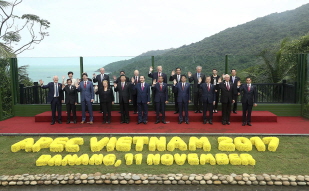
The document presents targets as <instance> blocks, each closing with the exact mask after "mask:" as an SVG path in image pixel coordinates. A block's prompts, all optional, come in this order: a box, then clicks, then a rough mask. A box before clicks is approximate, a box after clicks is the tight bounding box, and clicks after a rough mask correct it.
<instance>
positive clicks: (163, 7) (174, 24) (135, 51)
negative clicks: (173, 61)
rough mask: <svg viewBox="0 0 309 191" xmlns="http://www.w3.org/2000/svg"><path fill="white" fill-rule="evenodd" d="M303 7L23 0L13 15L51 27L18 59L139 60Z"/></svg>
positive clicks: (275, 0)
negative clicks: (37, 19)
mask: <svg viewBox="0 0 309 191" xmlns="http://www.w3.org/2000/svg"><path fill="white" fill-rule="evenodd" d="M306 3H309V0H147V1H145V0H100V1H99V0H87V1H80V0H53V1H42V0H24V1H23V2H22V3H21V4H20V5H18V6H17V7H16V10H15V14H16V15H22V14H35V15H38V16H40V18H43V19H46V20H48V21H49V22H50V23H51V24H50V28H49V29H48V32H49V36H48V37H46V38H45V39H44V41H42V42H41V43H40V44H38V45H36V46H35V47H34V49H33V50H28V51H25V52H23V53H21V54H20V55H18V57H79V56H84V57H88V56H89V57H90V56H137V55H140V54H141V53H144V52H147V51H149V50H159V49H168V48H177V47H180V46H183V45H189V44H191V43H193V42H198V41H200V40H202V39H204V38H206V37H209V36H211V35H214V34H216V33H218V32H220V31H222V30H224V29H226V28H230V27H235V26H237V25H240V24H244V23H246V22H249V21H252V20H254V19H256V18H258V17H263V16H266V15H269V14H271V13H275V12H278V13H279V12H283V11H286V10H292V9H295V8H297V7H300V6H301V5H304V4H306ZM25 35H26V34H25ZM22 42H23V41H22Z"/></svg>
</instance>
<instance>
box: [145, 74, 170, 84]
mask: <svg viewBox="0 0 309 191" xmlns="http://www.w3.org/2000/svg"><path fill="white" fill-rule="evenodd" d="M161 76H163V82H164V83H167V75H166V74H164V73H163V72H161ZM148 77H149V78H151V79H152V81H153V80H154V79H156V82H158V72H153V73H149V74H148Z"/></svg>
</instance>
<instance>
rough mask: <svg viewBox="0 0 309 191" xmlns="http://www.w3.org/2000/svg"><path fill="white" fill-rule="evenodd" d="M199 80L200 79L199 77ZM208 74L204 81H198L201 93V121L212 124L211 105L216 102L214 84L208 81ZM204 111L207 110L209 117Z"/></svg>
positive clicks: (209, 79)
mask: <svg viewBox="0 0 309 191" xmlns="http://www.w3.org/2000/svg"><path fill="white" fill-rule="evenodd" d="M200 80H201V79H200ZM210 82H211V78H210V76H207V77H206V82H205V83H201V81H200V89H201V94H202V97H201V99H202V102H203V123H204V124H206V123H209V124H212V117H213V105H215V103H216V92H215V91H216V86H214V85H213V84H211V83H210ZM206 111H208V112H209V118H208V120H207V118H206Z"/></svg>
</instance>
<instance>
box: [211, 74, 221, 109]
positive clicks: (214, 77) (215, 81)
mask: <svg viewBox="0 0 309 191" xmlns="http://www.w3.org/2000/svg"><path fill="white" fill-rule="evenodd" d="M219 78H220V76H218V71H217V69H215V68H214V69H212V75H211V83H212V84H213V85H214V86H215V87H217V84H218V81H219ZM219 94H220V91H219V90H217V89H216V103H215V105H214V109H213V112H214V113H218V103H219Z"/></svg>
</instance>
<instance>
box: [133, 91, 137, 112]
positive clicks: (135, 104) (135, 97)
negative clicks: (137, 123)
mask: <svg viewBox="0 0 309 191" xmlns="http://www.w3.org/2000/svg"><path fill="white" fill-rule="evenodd" d="M132 104H133V111H134V112H137V95H136V94H133V95H132Z"/></svg>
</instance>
